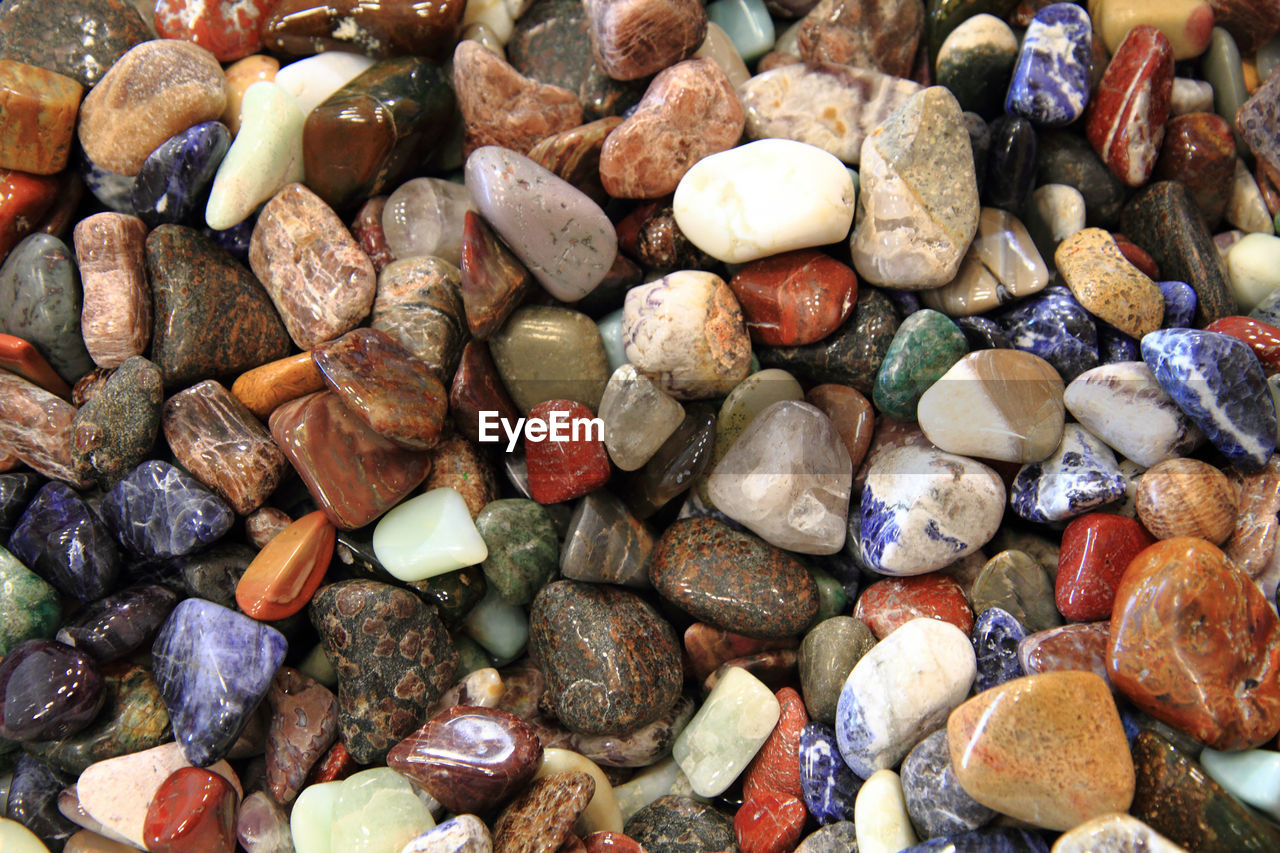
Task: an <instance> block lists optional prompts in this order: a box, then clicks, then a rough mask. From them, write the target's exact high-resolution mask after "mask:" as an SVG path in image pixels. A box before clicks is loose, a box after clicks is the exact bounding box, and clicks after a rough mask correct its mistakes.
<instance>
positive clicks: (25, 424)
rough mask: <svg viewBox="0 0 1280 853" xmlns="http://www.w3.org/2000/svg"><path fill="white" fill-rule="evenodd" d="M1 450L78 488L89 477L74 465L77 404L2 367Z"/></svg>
mask: <svg viewBox="0 0 1280 853" xmlns="http://www.w3.org/2000/svg"><path fill="white" fill-rule="evenodd" d="M0 411H3V412H4V417H2V418H0V452H3V451H9V452H11V453H13V454H14V455H15V456H17V457H18V458H19V459H21V460H22V461H23V462H25V463H27V464H28V465H30V466H31V467H32V468H33V469H34V470H36V471H37V472H39V473H41V474H43V475H45V476H46V477H48V478H49V479H51V480H65V481H66V482H68V483H70V484H71V485H73V486H75V487H76V488H78V489H83V488H87V487H88V486H89V481H88V480H86V479H84V478H81V477H77V476H76V473H75V470H74V468H73V467H72V454H71V441H72V428H71V421H72V418H74V417H75V414H76V410H75V407H74V406H72V405H71V404H70V403H68V402H67V401H66V400H63V399H61V398H59V397H55V396H54V395H53V394H50V393H49V392H48V391H46V390H44V389H43V388H40V387H38V386H36V385H32V384H31V383H30V382H28V381H27V380H25V379H23V378H22V377H20V376H17V375H15V374H13V373H9V372H8V371H6V370H0Z"/></svg>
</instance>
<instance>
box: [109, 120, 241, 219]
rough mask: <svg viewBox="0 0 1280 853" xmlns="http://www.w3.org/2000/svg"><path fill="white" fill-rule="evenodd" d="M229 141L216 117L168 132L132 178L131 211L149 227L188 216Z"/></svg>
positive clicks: (193, 211) (192, 211)
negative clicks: (170, 134) (167, 137)
mask: <svg viewBox="0 0 1280 853" xmlns="http://www.w3.org/2000/svg"><path fill="white" fill-rule="evenodd" d="M238 115H239V110H237V117H238ZM230 143H231V134H230V132H229V131H228V129H227V127H226V126H225V125H223V124H221V123H219V122H216V121H207V122H201V123H200V124H197V125H195V126H193V127H190V128H188V129H187V130H184V131H183V132H181V133H178V134H175V135H174V136H171V137H170V138H169V139H168V140H166V141H165V142H164V143H163V144H162V145H161V146H160V147H159V148H157V149H156V150H155V151H153V152H151V154H149V155H148V156H147V159H146V160H145V161H144V162H143V164H142V168H141V169H140V170H139V171H138V176H137V178H135V179H134V182H133V194H132V196H131V197H130V203H131V204H132V206H133V211H134V213H136V214H137V215H138V216H139V217H140V218H141V219H142V221H143V222H145V223H146V224H147V226H148V227H155V226H156V225H160V224H161V223H164V222H184V221H186V220H188V219H191V218H192V214H194V213H195V211H196V207H197V205H198V204H199V202H200V200H201V198H202V197H203V196H204V193H205V190H207V189H208V188H209V184H210V182H212V181H213V178H214V175H215V174H216V173H217V171H218V166H219V165H221V163H222V158H223V156H225V155H226V153H227V147H228V146H229V145H230Z"/></svg>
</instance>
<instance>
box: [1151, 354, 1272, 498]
mask: <svg viewBox="0 0 1280 853" xmlns="http://www.w3.org/2000/svg"><path fill="white" fill-rule="evenodd" d="M1142 360H1143V361H1145V362H1146V363H1147V367H1149V368H1151V372H1152V373H1153V374H1155V377H1156V382H1158V383H1159V384H1160V387H1161V388H1163V389H1164V390H1165V393H1167V394H1168V395H1169V396H1170V397H1172V398H1173V401H1174V402H1175V403H1177V404H1178V408H1180V409H1182V411H1184V412H1186V413H1187V417H1189V418H1191V420H1192V421H1193V422H1195V425H1196V426H1198V427H1200V430H1201V432H1203V433H1204V434H1205V435H1206V436H1208V438H1209V440H1210V441H1212V442H1213V444H1214V446H1215V447H1217V448H1218V450H1220V451H1222V453H1223V455H1224V456H1226V457H1227V458H1228V459H1229V460H1231V463H1232V464H1233V465H1235V466H1236V467H1237V468H1239V469H1240V470H1242V471H1244V472H1246V473H1253V472H1256V471H1260V470H1262V468H1263V466H1265V465H1266V464H1267V460H1268V459H1270V458H1271V454H1272V453H1273V452H1275V449H1276V410H1275V404H1274V403H1273V402H1272V400H1271V392H1270V391H1269V390H1268V389H1267V377H1266V374H1265V373H1264V372H1263V370H1262V365H1261V364H1259V363H1258V358H1257V356H1255V355H1254V354H1253V350H1251V349H1250V348H1249V345H1248V344H1246V343H1245V342H1244V341H1241V340H1238V339H1236V338H1233V337H1231V336H1230V335H1224V334H1221V333H1219V332H1206V331H1203V330H1201V329H1161V330H1160V331H1157V332H1152V333H1151V334H1149V335H1146V336H1145V337H1144V338H1143V339H1142Z"/></svg>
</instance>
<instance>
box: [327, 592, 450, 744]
mask: <svg viewBox="0 0 1280 853" xmlns="http://www.w3.org/2000/svg"><path fill="white" fill-rule="evenodd" d="M309 615H310V618H311V622H312V624H314V625H315V626H316V630H317V631H318V632H319V633H320V637H321V640H322V641H323V643H324V649H325V654H326V655H327V656H328V658H329V659H330V660H331V661H332V662H333V666H334V669H336V670H337V672H338V702H339V708H340V712H339V718H338V724H339V730H340V732H341V736H342V742H343V743H344V744H346V746H347V748H348V749H349V750H350V751H351V755H352V757H354V758H355V759H356V760H357V761H360V762H362V763H367V762H372V761H375V760H380V759H382V758H383V757H384V756H385V755H386V754H387V752H388V751H389V750H390V749H391V747H392V746H394V745H395V743H396V742H397V741H399V740H401V739H403V738H405V737H407V736H408V735H409V734H411V733H412V732H413V731H414V730H415V729H417V728H418V727H419V726H421V725H422V723H423V722H424V720H425V717H426V714H427V711H428V709H429V708H430V707H431V706H432V704H433V703H434V702H435V700H436V699H438V698H439V697H440V695H441V694H442V693H443V692H444V691H445V690H446V689H447V688H448V687H449V686H450V685H452V683H453V679H454V675H455V671H456V669H457V665H458V653H457V651H456V650H455V648H454V645H453V642H452V640H450V638H449V635H448V632H447V631H446V630H445V628H444V625H443V623H441V621H440V618H439V617H438V616H437V615H436V610H435V608H434V607H429V606H427V605H425V604H424V603H423V602H422V601H421V600H420V599H419V598H418V597H417V596H415V595H414V594H413V593H410V592H407V591H405V590H402V589H397V588H396V587H392V586H389V585H387V584H382V583H377V582H374V581H364V580H351V581H340V582H338V583H335V584H331V585H329V586H326V587H324V588H323V589H321V590H320V592H319V593H318V594H317V595H316V596H315V598H314V599H312V602H311V607H310V611H309Z"/></svg>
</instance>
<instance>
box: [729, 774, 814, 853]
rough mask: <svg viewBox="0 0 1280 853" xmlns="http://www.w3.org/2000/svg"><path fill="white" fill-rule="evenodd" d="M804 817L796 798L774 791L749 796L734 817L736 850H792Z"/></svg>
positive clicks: (756, 852)
mask: <svg viewBox="0 0 1280 853" xmlns="http://www.w3.org/2000/svg"><path fill="white" fill-rule="evenodd" d="M807 817H808V813H807V812H806V811H805V806H804V803H803V802H801V800H800V798H799V797H795V796H792V795H790V794H784V793H781V792H779V791H773V790H764V791H760V792H758V793H756V794H751V795H748V796H747V798H746V800H745V801H744V802H743V804H742V805H741V806H739V807H738V811H737V813H736V814H735V815H734V818H733V828H734V832H735V834H736V835H737V838H738V848H739V849H740V850H744V851H752V853H772V851H780V850H791V849H793V848H794V847H795V844H796V842H797V841H799V840H800V835H801V833H802V832H803V831H804V825H805V818H807Z"/></svg>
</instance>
